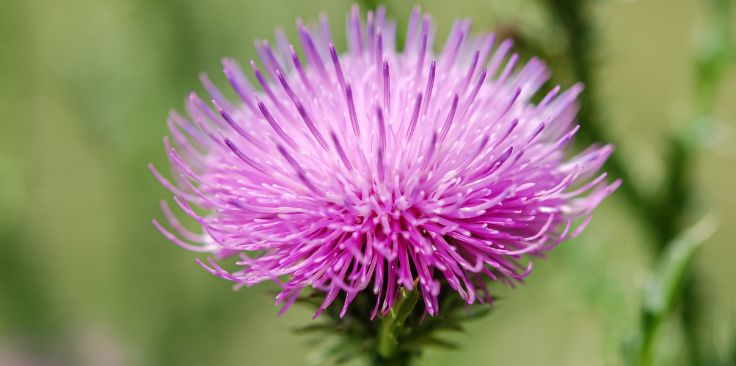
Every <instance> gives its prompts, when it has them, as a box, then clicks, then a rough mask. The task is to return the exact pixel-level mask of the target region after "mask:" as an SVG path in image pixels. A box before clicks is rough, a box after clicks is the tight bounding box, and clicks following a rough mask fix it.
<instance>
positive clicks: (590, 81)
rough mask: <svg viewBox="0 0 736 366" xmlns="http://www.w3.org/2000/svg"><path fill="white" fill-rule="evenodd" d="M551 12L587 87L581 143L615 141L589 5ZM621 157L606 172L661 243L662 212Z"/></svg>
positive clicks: (579, 0) (557, 4) (565, 0)
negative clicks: (601, 94) (604, 106)
mask: <svg viewBox="0 0 736 366" xmlns="http://www.w3.org/2000/svg"><path fill="white" fill-rule="evenodd" d="M547 4H548V6H549V10H550V12H551V13H552V15H553V16H554V18H555V19H556V20H557V21H558V22H559V23H560V25H561V26H562V28H563V30H564V32H565V35H566V37H567V50H566V51H567V57H568V59H569V61H570V65H571V68H572V71H573V74H574V77H575V79H577V80H578V81H580V82H582V83H583V84H584V85H585V88H586V90H585V92H583V93H582V94H581V95H580V111H579V112H578V120H579V121H580V124H581V125H582V126H583V128H581V129H580V132H579V137H580V139H581V141H580V142H581V143H583V144H585V145H588V144H591V143H600V142H602V141H612V139H611V138H610V137H609V136H608V135H607V133H606V132H605V130H604V128H603V126H604V125H605V124H606V123H605V121H603V119H602V117H601V114H600V111H599V108H598V104H597V102H598V100H599V99H598V90H597V89H596V86H597V84H596V82H595V75H594V72H593V69H594V64H595V62H594V55H595V53H596V50H595V42H594V31H595V30H594V29H593V27H592V23H591V22H590V16H589V15H588V13H589V11H590V10H589V7H588V2H587V1H585V0H547ZM620 156H621V155H620V154H613V155H612V156H611V157H609V158H608V161H607V162H606V165H605V169H606V170H607V171H608V172H609V173H610V174H611V175H612V176H614V177H617V178H621V179H622V180H623V181H624V184H623V185H621V187H620V188H619V191H620V192H621V194H622V196H623V197H624V198H625V199H626V200H627V202H628V203H629V207H630V208H631V209H632V210H633V211H634V213H635V214H636V215H638V216H639V218H640V219H641V220H642V222H643V223H644V225H643V227H644V228H646V229H648V230H651V233H652V234H653V235H654V236H656V237H657V238H658V239H659V240H662V239H663V238H661V237H660V233H659V232H658V231H657V230H656V228H657V227H658V226H659V224H660V219H659V213H658V212H657V210H656V209H655V205H654V204H652V202H650V200H647V199H646V197H647V195H646V194H644V192H643V190H642V189H641V188H640V187H639V186H638V185H637V182H636V180H635V179H634V178H633V174H632V173H631V171H630V170H629V168H628V164H626V163H625V162H624V161H623V160H622V158H621V157H620Z"/></svg>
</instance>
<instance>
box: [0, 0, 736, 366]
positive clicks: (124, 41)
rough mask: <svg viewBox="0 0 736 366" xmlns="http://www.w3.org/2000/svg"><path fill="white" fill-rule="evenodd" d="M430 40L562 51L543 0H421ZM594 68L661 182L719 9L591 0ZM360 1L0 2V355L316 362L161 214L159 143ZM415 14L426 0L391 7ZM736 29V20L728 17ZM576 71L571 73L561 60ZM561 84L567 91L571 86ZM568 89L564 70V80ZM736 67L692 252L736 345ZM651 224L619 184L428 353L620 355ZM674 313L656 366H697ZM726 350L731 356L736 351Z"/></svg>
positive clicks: (726, 337)
mask: <svg viewBox="0 0 736 366" xmlns="http://www.w3.org/2000/svg"><path fill="white" fill-rule="evenodd" d="M417 3H419V4H421V5H422V7H423V9H425V10H426V11H428V12H430V13H432V14H433V17H434V19H435V21H436V23H437V24H438V27H439V32H438V37H439V39H438V42H442V41H443V38H444V34H445V33H446V32H447V30H448V29H449V27H450V26H451V24H452V21H453V20H454V19H455V18H457V17H468V16H469V17H472V18H473V20H474V29H475V30H476V31H491V30H499V31H501V32H505V33H509V34H516V33H523V34H527V35H530V36H531V37H533V38H535V39H538V40H543V41H544V42H543V43H544V44H545V45H546V47H547V49H548V51H549V52H550V53H551V54H555V52H558V53H559V49H560V48H562V47H564V46H565V45H564V41H559V40H558V37H556V34H558V33H559V29H557V28H556V27H555V26H554V25H553V24H551V21H550V20H549V19H548V18H549V16H548V15H547V13H546V12H545V11H544V8H543V6H542V5H541V3H540V1H535V0H522V1H513V2H511V1H505V0H495V1H491V0H482V1H470V0H464V1H461V0H456V1H443V0H433V1H417ZM593 3H594V4H593V5H592V6H591V9H592V10H593V11H592V13H591V16H592V17H593V18H592V22H593V24H594V25H595V28H596V34H595V43H596V47H597V49H598V51H597V53H598V54H597V57H596V60H597V62H596V64H595V69H594V70H595V76H596V80H597V86H596V87H597V90H598V93H599V99H600V100H599V102H600V108H601V109H602V111H601V112H602V114H604V115H605V121H606V126H605V128H606V130H607V132H609V134H610V135H611V137H612V139H613V140H614V141H615V143H616V144H617V145H618V150H617V154H621V156H620V158H621V160H623V161H625V162H626V163H627V164H629V165H630V168H631V170H632V171H633V172H634V173H635V174H634V177H633V178H634V179H635V180H636V181H637V183H638V184H640V185H642V186H644V187H651V188H650V191H651V194H655V193H656V192H655V191H656V189H657V188H656V185H655V184H654V183H653V182H657V181H659V180H660V179H662V175H663V174H664V161H663V155H664V148H665V146H664V141H666V138H667V137H668V134H669V131H670V130H671V128H672V126H676V125H678V124H680V123H683V121H686V120H687V118H688V116H690V115H691V112H692V111H691V110H690V109H691V108H692V103H691V101H692V99H693V90H694V86H693V84H694V83H693V75H694V69H695V66H694V60H695V57H696V56H695V55H696V52H697V51H698V49H699V47H701V45H702V43H703V41H702V39H703V37H702V36H703V34H704V29H707V27H708V24H709V22H710V20H709V19H710V18H709V15H707V13H706V10H707V7H706V6H705V5H706V2H704V1H695V0H677V1H672V0H639V1H619V0H600V1H594V2H593ZM350 5H351V3H350V2H349V1H337V0H331V1H316V0H315V1H289V0H269V1H257V2H256V1H249V0H241V1H226V0H209V1H198V0H159V1H154V0H65V1H57V0H3V1H0V365H82V366H85V365H90V366H91V365H180V366H185V365H210V364H212V365H214V364H216V365H222V366H225V365H303V364H309V362H310V360H314V359H316V358H315V353H316V352H317V351H316V348H315V347H314V346H313V345H311V344H309V343H307V342H306V341H305V340H304V339H302V338H301V337H299V336H298V335H296V334H294V333H293V332H291V330H292V329H293V328H295V327H297V326H300V325H304V324H307V323H309V322H310V320H309V319H310V318H311V312H310V311H309V310H307V309H301V308H299V307H295V308H294V309H293V310H292V311H290V312H289V313H287V314H286V315H285V316H283V317H281V318H277V317H276V312H277V309H276V308H275V307H274V305H273V301H272V297H271V295H270V294H269V290H270V287H269V286H260V287H255V288H250V289H244V290H241V291H239V292H233V291H232V289H231V287H230V285H229V284H228V283H225V282H224V281H221V280H219V279H216V278H214V277H212V276H211V275H209V274H208V273H206V272H205V271H203V270H201V269H200V268H199V266H197V265H196V264H195V263H194V258H195V257H194V255H193V254H192V253H188V252H185V251H184V250H182V249H180V248H178V247H176V246H174V245H172V244H170V243H169V242H167V241H166V240H165V239H164V238H163V237H162V236H161V235H160V234H159V233H158V232H157V231H156V230H155V229H154V227H153V226H152V225H151V223H150V221H151V219H152V218H154V217H160V215H161V214H160V211H159V208H158V202H159V200H160V199H163V198H168V197H169V194H168V192H167V191H165V190H164V189H163V188H162V187H160V185H159V184H158V183H157V182H156V181H155V179H154V178H153V177H152V175H151V174H150V173H149V171H148V170H147V168H146V164H147V163H148V162H153V163H154V164H156V165H157V166H159V167H164V166H165V154H164V152H163V148H162V143H161V137H162V136H163V135H164V134H165V133H166V132H165V123H164V122H165V117H166V115H167V113H168V111H169V109H170V108H175V109H178V110H182V104H183V99H184V96H185V95H186V93H187V92H188V91H190V90H197V91H201V87H200V86H199V84H198V81H197V75H198V73H199V72H200V71H205V72H207V73H208V74H209V75H210V76H211V77H212V78H213V79H214V80H215V81H216V82H217V83H219V84H222V85H224V83H225V80H224V77H222V76H221V73H220V69H221V68H220V64H219V60H220V58H221V57H223V56H234V57H237V58H238V59H239V60H240V61H241V63H245V61H246V60H249V59H251V58H255V57H256V55H255V50H254V47H253V40H254V39H255V38H256V37H272V34H273V29H274V27H275V26H277V25H281V26H284V27H285V28H286V29H287V33H288V34H290V35H293V34H294V32H293V24H294V19H295V18H297V17H301V18H303V19H305V20H306V21H314V20H315V19H317V16H318V13H319V12H320V11H324V12H326V13H327V14H329V16H330V18H331V23H332V27H333V32H335V33H336V39H338V40H340V41H342V39H343V37H342V32H341V31H342V29H344V28H343V26H344V23H343V21H344V14H345V13H346V12H347V10H348V9H349V7H350ZM388 6H389V12H390V14H391V16H392V17H394V18H395V19H398V20H399V21H400V24H402V25H405V21H406V18H407V16H408V14H409V12H410V10H411V6H412V4H411V3H410V2H406V1H399V0H392V1H389V2H388ZM730 19H731V21H736V13H733V14H730ZM560 72H562V73H564V72H565V70H560ZM565 83H566V84H565ZM570 84H571V80H567V81H564V82H563V86H569V85H570ZM735 100H736V75H734V73H730V74H728V76H727V80H725V81H724V88H723V90H722V92H721V93H720V94H719V95H718V96H717V100H716V101H715V102H716V105H717V108H716V113H715V115H714V116H715V117H716V119H717V123H716V124H715V132H716V133H714V134H713V136H712V137H711V138H710V140H709V143H708V144H707V148H706V149H702V150H700V151H699V152H698V153H697V155H696V156H694V157H693V159H694V161H695V164H694V166H696V167H697V169H696V171H695V172H694V181H693V186H694V187H695V188H694V191H695V192H696V199H697V202H698V205H696V206H694V207H693V208H692V212H691V215H690V216H692V217H694V218H697V217H698V216H702V215H703V214H705V213H708V212H710V213H712V214H713V215H714V217H716V218H717V221H718V222H719V224H720V225H719V227H718V229H717V231H716V233H715V234H714V235H713V236H712V237H711V238H710V239H709V240H708V241H707V242H706V243H705V244H704V246H703V247H702V249H701V250H700V251H699V253H698V254H697V257H696V259H695V263H694V267H693V268H694V270H695V271H696V272H697V273H698V278H699V281H698V286H697V293H698V296H700V297H701V300H702V301H701V303H702V304H703V308H702V311H701V314H700V315H701V318H702V321H701V323H700V324H701V327H702V329H701V330H700V334H702V337H703V340H704V343H705V344H707V345H708V347H711V348H712V349H713V352H716V353H723V354H725V353H727V352H732V349H731V348H729V345H731V346H732V347H733V345H734V344H735V343H736V340H734V338H733V335H734V334H735V332H734V329H736V269H735V265H734V258H736V243H734V239H736V225H733V222H732V221H733V219H734V218H735V217H736V190H735V187H736V169H734V167H736V147H735V146H734V141H735V140H734V138H736V136H735V135H734V133H733V132H734V126H735V124H734V121H735V120H736V102H735ZM652 240H653V238H651V235H650V234H649V233H648V231H647V230H645V228H642V225H641V224H640V223H639V222H637V216H636V215H635V214H633V213H632V210H631V208H630V207H627V205H626V203H625V202H623V200H622V199H621V198H620V197H619V194H615V195H614V196H613V197H612V198H611V199H609V200H607V201H606V202H604V204H603V205H602V207H601V208H600V209H599V210H598V212H597V214H596V217H595V218H594V220H593V223H592V224H591V226H590V227H589V229H588V230H587V231H586V232H585V233H584V234H583V235H582V236H581V237H579V238H577V239H575V240H572V241H569V242H567V243H565V244H564V245H562V246H560V247H559V248H558V249H557V250H555V251H554V252H552V253H551V254H550V255H549V257H548V258H547V259H546V260H545V261H540V262H538V263H536V269H535V271H536V272H535V273H534V274H533V275H532V276H530V277H529V280H528V284H527V285H526V286H522V287H520V288H518V289H515V290H509V289H505V288H502V287H499V286H497V287H494V291H495V292H497V293H498V294H500V295H501V296H502V297H503V299H502V300H501V301H499V302H498V303H497V307H496V309H495V310H494V312H493V313H492V314H491V315H490V316H488V317H487V318H485V319H483V320H480V321H477V322H474V323H472V324H470V325H469V327H468V331H467V332H466V333H465V334H459V335H453V338H454V340H455V341H457V342H459V343H460V344H461V345H462V348H461V350H459V351H445V350H431V351H429V352H427V353H426V354H425V356H424V357H423V358H422V360H421V364H423V365H451V364H452V365H469V364H475V365H495V364H498V365H504V364H505V365H619V364H622V362H623V361H622V359H621V349H622V348H624V344H625V343H626V341H627V339H629V338H630V337H632V336H634V335H635V334H636V330H637V327H638V324H639V314H640V307H641V302H642V288H643V286H644V283H645V281H646V279H647V276H648V275H649V273H650V272H651V267H652V263H651V262H652V257H653V250H652V245H650V242H651V241H652ZM678 329H679V328H678V327H677V324H676V321H672V322H668V323H666V324H665V325H664V327H663V337H662V340H661V341H660V342H659V345H658V346H657V347H658V354H659V356H658V363H660V364H663V365H678V364H681V365H684V364H688V361H687V358H683V357H682V356H681V355H680V354H679V353H678V349H679V348H680V345H681V344H682V342H684V339H683V336H682V334H681V331H679V330H678ZM729 350H731V351H729Z"/></svg>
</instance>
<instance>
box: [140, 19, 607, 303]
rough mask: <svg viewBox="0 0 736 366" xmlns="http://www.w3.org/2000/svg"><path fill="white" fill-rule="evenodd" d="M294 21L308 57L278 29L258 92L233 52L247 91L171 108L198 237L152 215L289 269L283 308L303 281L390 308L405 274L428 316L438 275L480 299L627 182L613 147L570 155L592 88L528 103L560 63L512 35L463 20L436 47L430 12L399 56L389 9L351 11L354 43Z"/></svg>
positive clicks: (254, 265) (213, 244)
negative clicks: (343, 47)
mask: <svg viewBox="0 0 736 366" xmlns="http://www.w3.org/2000/svg"><path fill="white" fill-rule="evenodd" d="M297 30H298V37H299V41H300V44H301V50H302V53H303V55H304V58H303V59H302V58H300V57H299V56H298V55H297V52H296V50H295V47H294V46H293V45H291V44H289V41H288V40H287V39H286V37H285V36H284V35H283V32H278V33H277V38H276V39H277V42H276V45H275V46H274V47H272V46H271V45H270V44H269V43H268V42H267V41H258V42H256V48H257V51H258V54H259V56H260V59H261V66H260V67H259V66H257V65H256V63H255V62H253V61H251V63H250V64H251V68H252V71H253V74H254V76H255V79H256V80H257V81H258V84H259V86H260V90H258V91H257V90H256V88H253V87H252V86H251V85H250V84H249V83H248V81H247V78H246V76H245V75H244V73H243V72H242V71H241V68H240V67H239V66H238V65H237V64H236V62H235V61H234V60H232V59H225V60H223V65H224V74H225V76H226V77H227V79H228V80H229V81H230V84H231V85H232V87H233V89H234V90H235V92H236V93H237V95H238V96H239V100H238V101H237V102H231V101H229V100H227V99H226V98H225V97H224V96H223V94H222V93H221V92H220V91H219V90H218V89H217V88H216V87H215V86H214V85H213V83H211V82H210V80H209V79H208V78H207V77H206V76H203V77H202V82H203V85H204V87H205V89H206V90H207V93H208V94H209V96H210V97H211V99H212V105H210V104H208V103H206V102H205V101H203V100H202V99H201V98H200V97H198V96H197V95H196V94H194V93H192V94H191V95H190V97H189V98H188V100H187V102H186V109H187V112H188V114H189V118H185V117H182V116H180V115H178V114H176V113H172V114H171V115H170V117H169V119H168V126H169V129H170V133H171V142H170V141H169V139H165V145H166V146H165V147H166V151H167V152H168V154H169V159H170V161H171V167H172V171H173V173H172V176H173V180H172V181H169V180H167V179H166V178H164V177H163V176H162V175H161V174H159V173H158V172H157V171H156V170H155V169H153V167H152V170H153V172H154V174H155V175H156V177H157V178H158V179H159V180H160V181H161V182H162V184H163V185H164V186H166V187H167V188H168V189H170V190H171V191H172V192H173V194H174V201H175V202H176V203H177V204H178V205H179V206H180V207H181V209H182V210H183V211H184V212H185V213H186V214H187V215H189V216H191V217H192V218H194V220H196V222H197V223H198V224H199V225H201V228H202V229H203V234H198V233H194V232H191V231H189V230H187V229H185V228H184V227H183V226H182V225H181V224H180V223H179V222H177V220H176V219H175V217H174V215H173V214H172V213H171V211H170V210H169V208H168V206H166V204H165V203H163V204H162V206H163V211H164V214H165V216H166V217H167V218H168V221H169V224H170V226H171V227H172V228H173V230H171V231H169V230H167V229H165V228H164V227H163V226H162V225H160V224H159V223H158V222H156V221H154V224H155V225H156V227H157V228H158V229H159V230H160V231H161V232H162V233H163V234H164V235H165V236H166V237H167V238H169V239H170V240H172V241H173V242H174V243H176V244H178V245H180V246H181V247H183V248H186V249H189V250H192V251H198V252H206V253H212V254H213V256H214V257H215V259H212V258H208V259H207V263H204V262H202V261H200V262H199V263H200V264H201V265H202V266H203V267H204V268H206V269H207V270H209V271H210V272H211V273H213V274H215V275H217V276H219V277H222V278H224V279H227V280H231V281H233V282H235V283H237V284H239V285H253V284H256V283H260V282H263V281H275V282H277V283H278V284H279V285H280V286H281V288H282V289H283V290H282V292H281V293H280V294H279V295H278V296H277V303H279V304H282V305H283V310H286V309H287V308H288V307H289V306H290V305H291V304H292V303H293V302H294V301H295V299H296V298H297V297H298V296H299V294H300V292H301V291H302V290H303V289H305V288H308V287H312V288H314V289H317V290H319V291H323V292H324V293H325V298H324V303H323V304H322V306H321V307H320V310H319V311H318V312H317V314H315V316H317V315H319V313H320V312H321V311H322V310H324V309H325V308H326V307H327V306H328V305H330V304H331V303H332V302H333V301H334V300H335V299H336V298H337V297H338V295H339V294H341V293H343V294H344V305H343V313H344V312H345V311H346V309H347V307H348V305H349V304H350V302H351V301H352V300H353V299H354V298H355V296H356V295H357V294H358V293H360V292H361V291H370V292H372V293H373V294H374V297H375V301H376V302H375V308H374V310H373V316H375V315H376V314H378V313H379V312H380V313H382V314H385V313H386V312H387V311H388V310H390V309H391V307H392V305H393V303H394V301H395V298H396V296H397V293H398V290H399V289H400V288H402V287H403V288H405V289H408V290H412V289H414V288H415V287H418V288H419V290H420V291H421V295H422V298H423V302H424V308H425V309H426V311H427V312H428V313H429V314H430V315H433V314H436V313H437V312H438V311H439V304H438V301H437V299H438V295H439V291H440V287H441V283H442V282H445V283H446V284H447V285H448V286H449V288H452V289H453V290H455V291H456V292H457V293H458V294H459V296H460V297H462V299H464V300H465V301H466V302H467V303H469V304H470V303H473V302H476V301H490V300H491V299H490V296H489V295H488V291H487V290H486V282H487V281H488V280H501V281H504V282H507V283H509V284H512V285H513V283H514V282H516V281H518V280H520V279H522V278H524V277H525V276H526V275H527V274H528V273H529V271H530V270H531V268H532V264H531V261H530V260H529V256H535V255H539V254H541V253H543V252H545V251H547V250H550V249H551V248H553V247H555V246H556V245H557V244H559V243H560V242H561V241H563V240H565V239H566V238H568V237H570V236H574V235H576V234H578V233H579V232H580V231H582V230H583V228H584V227H585V225H586V224H587V223H588V222H589V220H590V218H591V213H592V211H593V209H594V208H595V207H596V206H597V205H598V204H599V203H600V202H601V200H603V198H605V197H606V196H607V195H608V194H610V193H611V192H612V191H613V190H614V189H615V188H616V187H617V186H618V184H619V183H620V182H619V181H616V182H614V183H613V184H610V185H609V184H607V183H606V182H605V178H606V174H605V173H602V174H599V173H597V171H598V170H599V169H600V167H601V165H602V164H603V163H604V161H605V160H606V158H607V157H608V156H609V155H610V154H611V152H612V147H611V146H608V145H607V146H601V147H597V146H592V147H590V148H588V149H587V150H584V151H583V152H581V153H579V154H577V155H575V156H573V157H571V158H567V157H566V156H565V148H566V146H567V144H568V143H569V142H570V140H571V139H572V137H573V135H574V134H575V132H576V131H577V130H578V127H577V126H575V125H574V124H573V119H574V117H575V114H576V112H577V104H576V98H577V96H578V94H579V93H580V92H581V90H582V87H581V86H580V85H575V86H573V87H572V88H570V89H569V90H567V91H564V92H561V91H560V88H559V87H555V88H554V89H552V90H551V91H549V92H548V93H547V94H546V95H544V97H542V98H541V100H540V101H539V102H538V103H534V102H532V97H533V96H534V95H535V93H537V91H538V90H539V88H540V87H541V86H542V84H543V83H544V82H545V81H546V80H547V79H548V77H549V76H548V71H547V69H546V67H545V66H544V64H543V63H542V62H540V61H539V60H537V59H531V60H530V61H529V62H528V63H527V64H526V65H523V66H521V65H519V64H518V56H517V55H516V54H513V55H511V56H508V54H509V51H510V49H511V42H510V41H509V40H504V41H502V42H500V44H498V45H495V38H494V36H493V35H492V34H491V35H487V36H472V35H471V34H470V22H468V21H466V20H459V21H457V22H456V23H455V24H454V26H453V28H452V30H451V32H450V34H449V36H448V38H447V42H446V43H445V45H444V47H443V49H442V50H441V51H440V52H439V53H435V52H434V51H433V46H432V45H433V44H434V27H433V25H432V21H431V19H430V17H429V16H427V15H424V16H423V15H422V14H421V13H420V12H419V10H418V8H417V9H415V10H414V12H413V13H412V15H411V18H410V20H409V26H408V30H407V36H406V46H405V49H404V51H403V52H398V51H397V50H396V45H395V24H394V23H393V22H391V21H389V20H387V19H386V17H385V11H384V10H383V9H380V8H379V9H378V10H377V11H376V12H375V13H373V12H368V14H367V19H366V21H365V24H363V20H362V19H361V17H360V14H359V11H358V8H357V7H354V8H353V11H352V13H351V14H350V15H349V17H348V21H347V42H348V50H347V52H345V53H343V54H338V52H337V50H336V49H335V47H334V45H333V43H332V39H331V36H330V31H329V25H328V23H327V18H326V17H324V16H323V17H321V18H320V22H319V24H318V26H317V27H316V28H314V29H308V28H307V27H305V26H304V25H303V24H302V23H301V22H297ZM194 206H197V207H199V208H200V209H203V210H204V211H205V212H207V214H199V213H198V212H202V210H195V208H194ZM577 222H580V223H579V225H577V227H576V228H575V229H571V227H573V226H575V223H577ZM172 231H173V232H175V233H177V234H174V233H172ZM231 256H237V258H238V260H237V265H239V266H240V267H239V269H238V270H236V271H233V272H228V271H226V270H224V269H223V268H222V267H221V266H220V265H218V264H217V260H222V259H224V258H227V257H231ZM283 310H282V311H283Z"/></svg>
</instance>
